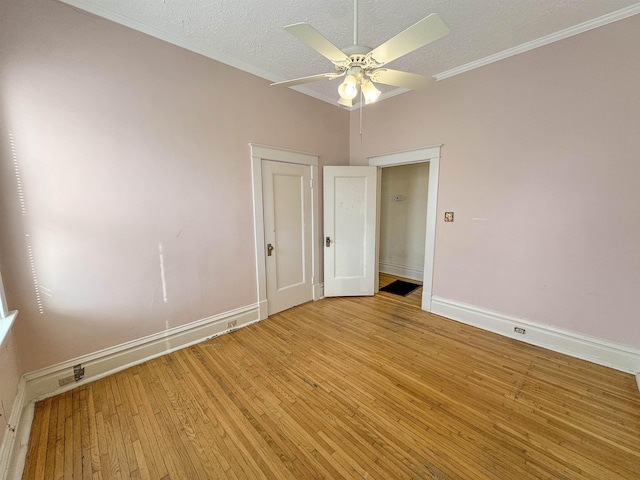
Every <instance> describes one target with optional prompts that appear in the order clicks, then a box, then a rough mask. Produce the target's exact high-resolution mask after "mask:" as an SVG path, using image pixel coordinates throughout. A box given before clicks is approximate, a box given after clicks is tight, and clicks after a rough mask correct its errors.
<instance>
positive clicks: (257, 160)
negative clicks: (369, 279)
mask: <svg viewBox="0 0 640 480" xmlns="http://www.w3.org/2000/svg"><path fill="white" fill-rule="evenodd" d="M249 147H250V148H251V182H252V195H253V224H254V230H253V238H254V246H255V249H256V250H255V251H256V283H257V289H258V292H257V293H258V304H259V305H260V319H261V320H264V319H265V318H267V316H268V299H267V270H266V257H265V253H264V245H265V239H264V205H263V198H262V160H271V161H274V162H286V163H294V164H298V165H308V166H309V168H310V169H311V185H312V186H311V189H312V192H311V250H312V252H313V253H312V256H313V262H312V263H313V265H312V272H311V276H312V278H313V279H315V280H317V279H319V278H320V252H319V248H318V241H317V235H318V232H319V231H320V224H319V218H318V205H319V203H318V202H319V197H318V190H319V189H318V163H319V158H318V155H314V154H312V153H304V152H297V151H294V150H287V149H284V148H278V147H268V146H265V145H259V144H256V143H250V144H249ZM312 289H313V291H312V298H313V299H314V300H317V299H318V298H322V296H320V297H318V298H316V295H317V292H316V290H317V288H316V286H315V285H314V284H312ZM263 315H264V316H263Z"/></svg>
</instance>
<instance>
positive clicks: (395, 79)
mask: <svg viewBox="0 0 640 480" xmlns="http://www.w3.org/2000/svg"><path fill="white" fill-rule="evenodd" d="M369 78H370V79H371V81H373V82H377V83H384V84H385V85H393V86H394V87H402V88H408V89H411V90H424V89H425V88H426V87H427V86H428V85H429V84H430V83H432V82H434V81H435V79H434V78H433V77H425V76H424V75H418V74H416V73H409V72H401V71H400V70H391V69H389V68H379V69H377V70H374V71H373V72H372V73H371V74H370V75H369Z"/></svg>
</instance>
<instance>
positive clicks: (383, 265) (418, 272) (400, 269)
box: [379, 262, 424, 281]
mask: <svg viewBox="0 0 640 480" xmlns="http://www.w3.org/2000/svg"><path fill="white" fill-rule="evenodd" d="M379 265H380V271H381V272H382V273H388V274H389V275H395V276H396V277H404V278H409V279H411V280H419V281H422V279H423V278H424V270H423V269H421V268H416V267H409V266H406V265H396V264H395V263H387V262H380V264H379Z"/></svg>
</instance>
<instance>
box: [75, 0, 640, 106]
mask: <svg viewBox="0 0 640 480" xmlns="http://www.w3.org/2000/svg"><path fill="white" fill-rule="evenodd" d="M62 1H64V2H65V3H68V4H71V5H74V6H76V7H79V8H81V9H84V10H87V11H89V12H92V13H95V14H97V15H100V16H103V17H105V18H109V19H111V20H114V21H116V22H118V23H122V24H124V25H127V26H129V27H132V28H135V29H137V30H140V31H143V32H146V33H148V34H151V35H154V36H156V37H159V38H162V39H164V40H167V41H170V42H172V43H175V44H177V45H181V46H183V47H186V48H189V49H191V50H193V51H196V52H198V53H201V54H204V55H206V56H209V57H211V58H214V59H216V60H219V61H221V62H224V63H227V64H230V65H233V66H235V67H237V68H240V69H242V70H245V71H248V72H250V73H253V74H255V75H259V76H261V77H264V78H266V79H268V80H271V81H281V80H288V79H292V78H298V77H304V76H308V75H314V74H318V73H325V72H331V71H333V67H332V65H331V64H330V62H329V61H328V60H326V59H325V58H324V57H322V56H320V55H319V54H318V53H316V52H315V51H314V50H312V49H311V48H309V47H308V46H306V45H304V44H303V43H301V42H299V41H298V40H297V39H296V38H294V37H293V36H291V35H290V34H289V33H287V32H286V31H285V30H283V28H282V27H283V26H285V25H289V24H292V23H298V22H308V23H310V24H311V25H313V26H314V27H315V28H316V29H317V30H318V31H319V32H320V33H322V34H323V35H324V36H325V37H327V38H328V39H329V40H331V41H332V42H333V43H334V44H336V45H337V46H338V47H340V48H344V47H347V46H350V45H352V44H353V34H354V32H353V9H354V4H353V1H352V0H306V1H304V0H262V1H256V0H136V1H132V0H62ZM614 12H617V13H614ZM431 13H438V14H439V15H440V17H441V18H442V19H443V20H444V22H445V23H446V24H447V25H448V26H449V28H450V30H451V33H450V34H449V35H447V36H446V37H444V38H442V39H440V40H437V41H436V42H434V43H432V44H430V45H427V46H425V47H423V48H420V49H418V50H417V51H415V52H413V53H410V54H408V55H406V56H404V57H402V58H400V59H397V60H395V61H394V62H392V63H390V64H389V67H390V68H394V69H397V70H406V71H409V72H413V73H419V74H422V75H428V76H435V75H438V74H442V73H443V72H444V73H445V75H444V76H446V72H449V71H450V70H452V69H456V68H458V67H461V66H465V65H468V64H470V63H472V62H478V61H480V60H482V59H486V58H487V57H491V56H492V55H496V54H498V53H499V52H503V51H505V50H508V49H513V48H515V47H518V46H520V45H523V44H526V43H528V42H532V41H535V40H537V39H540V38H543V37H546V36H549V35H552V34H556V33H557V32H562V31H565V30H567V29H571V28H572V27H575V26H576V25H579V24H582V23H584V22H591V21H593V20H594V19H598V18H601V17H603V16H604V17H605V18H607V19H613V20H615V19H618V18H623V17H624V16H628V15H631V14H636V13H640V3H639V2H638V1H637V0H455V1H454V0H422V1H416V0H389V1H381V0H360V1H359V14H358V24H359V28H358V31H359V32H358V36H359V38H358V40H359V42H358V43H360V44H364V45H368V46H370V47H372V48H375V47H376V46H378V45H379V44H381V43H383V42H384V41H386V40H387V39H389V38H391V37H393V36H394V35H395V34H397V33H399V32H400V31H402V30H404V29H405V28H407V27H409V26H410V25H413V24H414V23H416V22H417V21H418V20H421V19H422V18H424V17H426V16H427V15H429V14H431ZM606 21H609V20H606ZM601 23H605V22H601ZM338 83H339V80H334V81H329V80H324V81H320V82H315V83H309V84H306V85H304V86H299V87H295V88H296V89H297V90H299V91H301V92H303V93H307V94H309V95H312V96H314V97H316V98H320V99H322V100H325V101H328V102H331V103H335V101H336V100H337V98H338V95H337V87H338ZM273 88H283V87H273ZM380 89H381V90H383V92H385V96H389V95H393V94H395V93H400V91H397V90H396V91H394V90H393V88H392V87H384V86H380Z"/></svg>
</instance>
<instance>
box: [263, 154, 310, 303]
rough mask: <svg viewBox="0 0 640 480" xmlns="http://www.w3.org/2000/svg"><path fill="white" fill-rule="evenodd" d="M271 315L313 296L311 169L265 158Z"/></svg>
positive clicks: (266, 234) (267, 269) (264, 190)
mask: <svg viewBox="0 0 640 480" xmlns="http://www.w3.org/2000/svg"><path fill="white" fill-rule="evenodd" d="M262 193H263V208H264V212H263V213H264V238H265V245H264V248H265V258H266V277H267V278H266V280H267V299H268V313H269V315H271V314H274V313H277V312H280V311H282V310H286V309H288V308H291V307H294V306H296V305H300V304H301V303H305V302H308V301H310V300H312V299H313V283H312V261H313V257H312V255H313V252H312V239H311V230H312V229H311V219H312V212H311V208H312V207H311V171H310V168H309V167H308V166H306V165H296V164H291V163H284V162H273V161H269V160H263V161H262Z"/></svg>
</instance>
